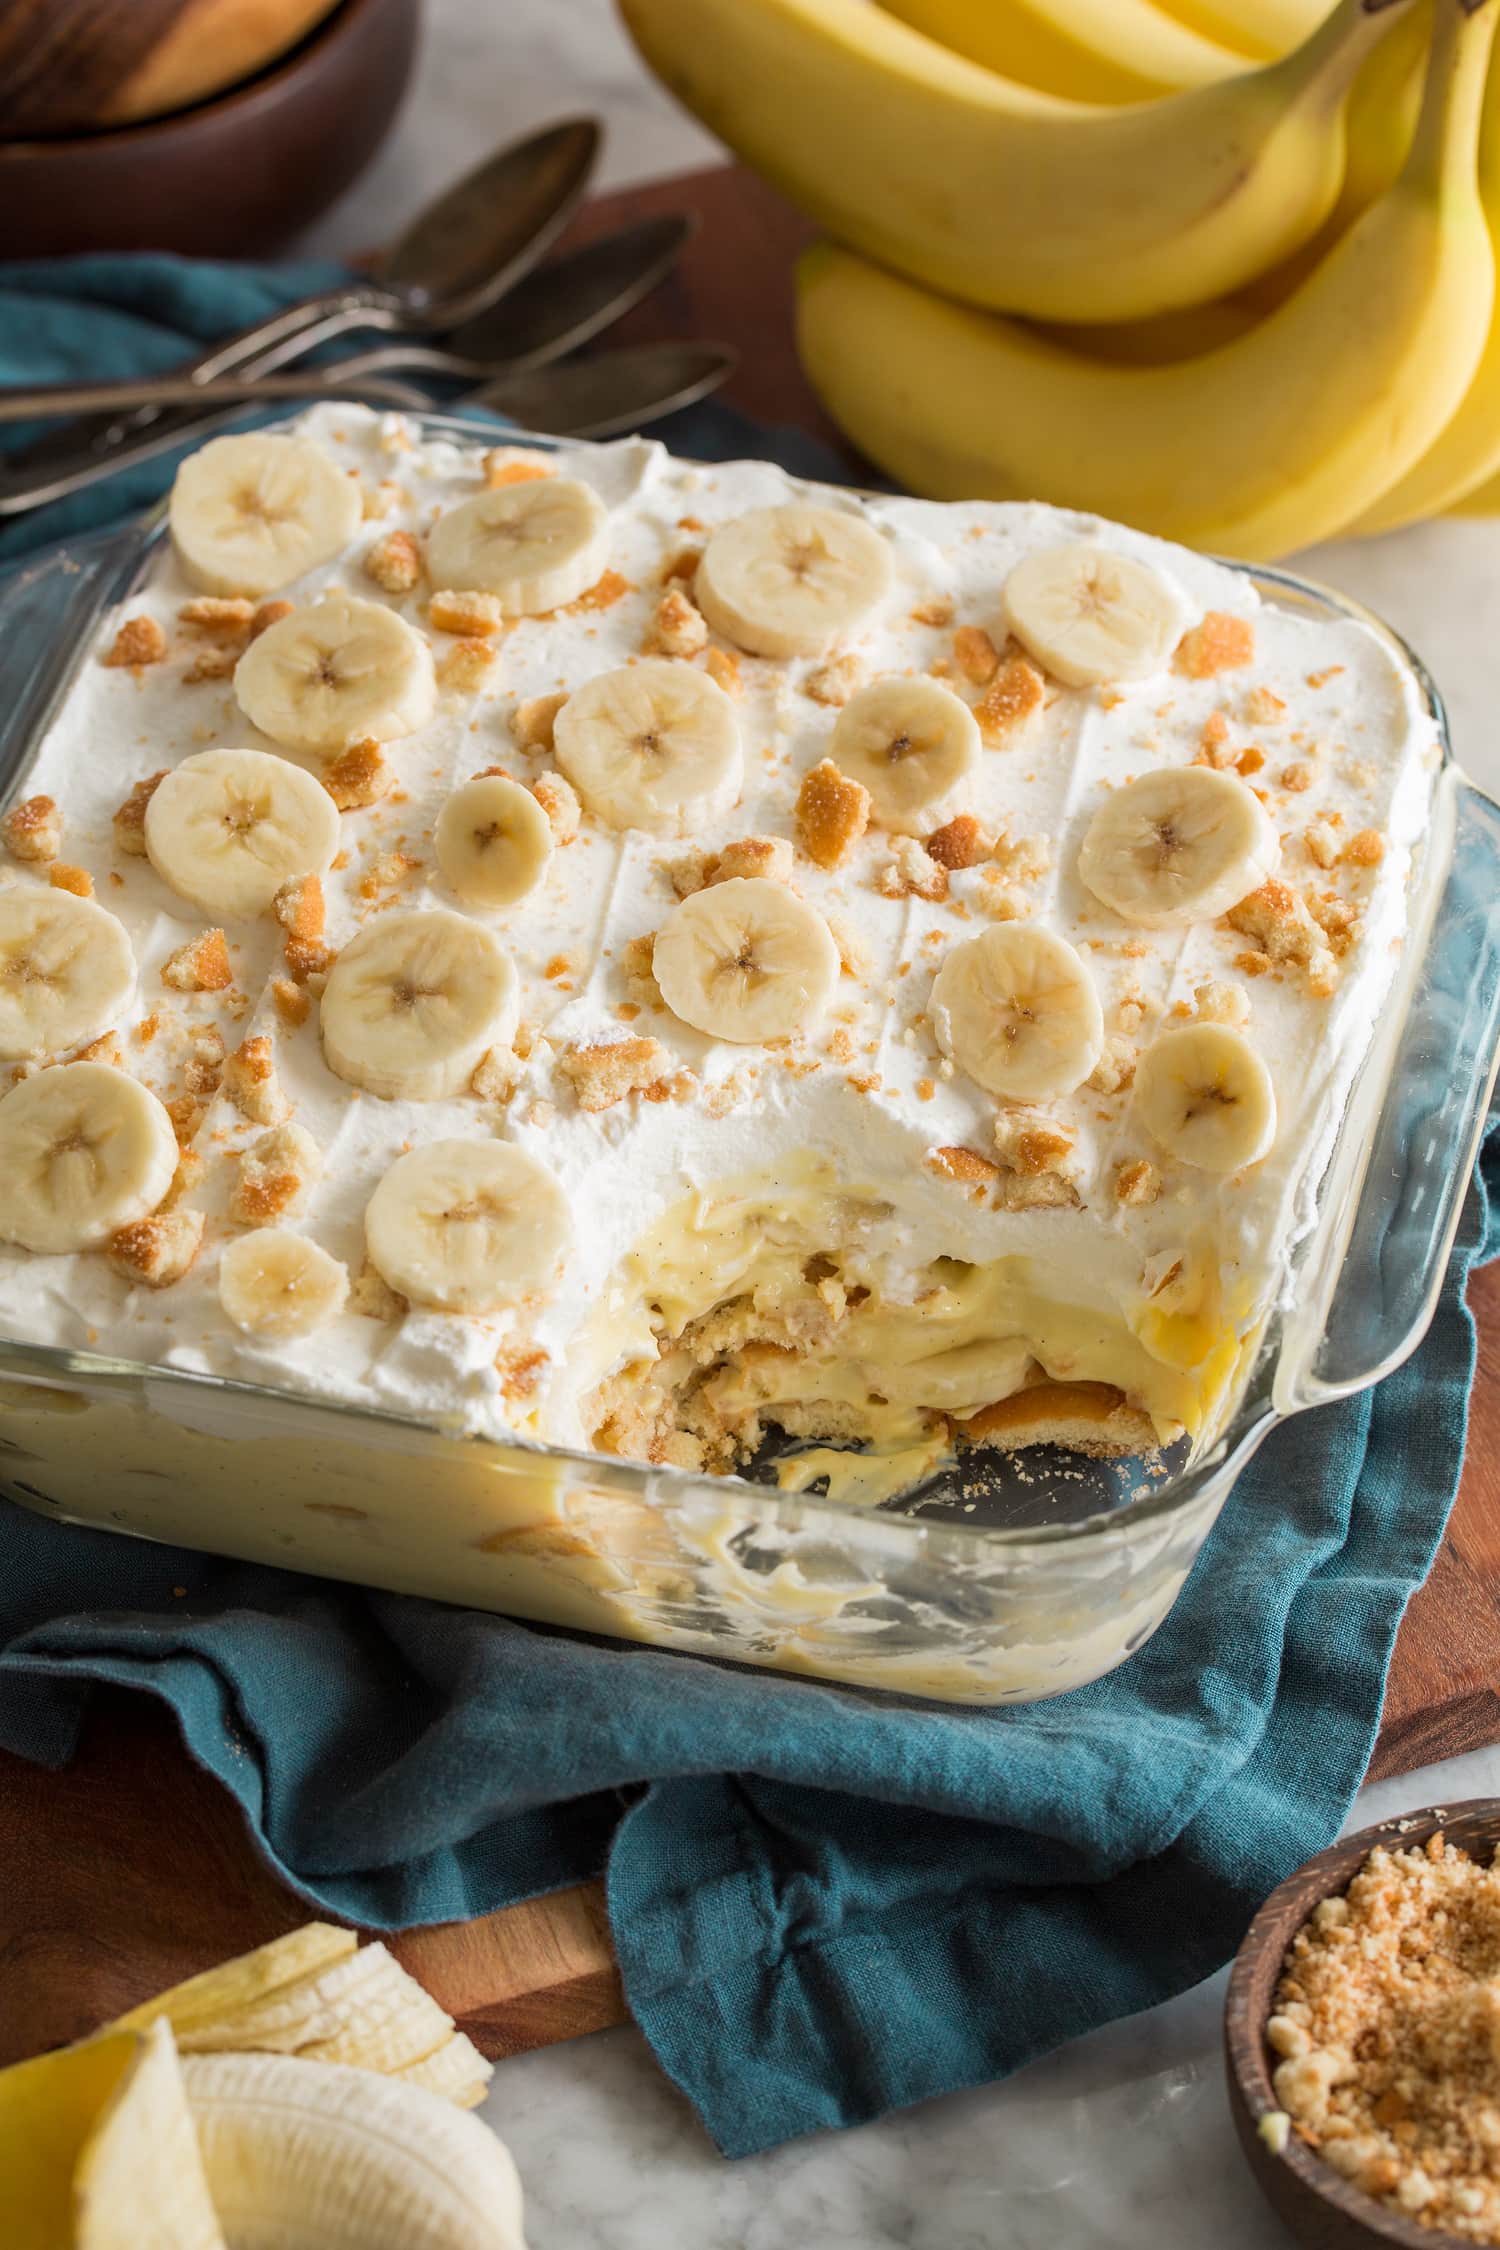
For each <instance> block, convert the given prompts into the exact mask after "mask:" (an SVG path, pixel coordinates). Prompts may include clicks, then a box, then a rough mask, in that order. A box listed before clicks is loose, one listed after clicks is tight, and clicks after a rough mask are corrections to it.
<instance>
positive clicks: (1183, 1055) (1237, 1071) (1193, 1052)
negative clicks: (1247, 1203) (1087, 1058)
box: [1134, 1023, 1276, 1172]
mask: <svg viewBox="0 0 1500 2250" xmlns="http://www.w3.org/2000/svg"><path fill="white" fill-rule="evenodd" d="M1134 1101H1135V1109H1136V1114H1137V1115H1138V1116H1139V1117H1140V1119H1141V1121H1142V1123H1143V1124H1144V1125H1145V1127H1146V1130H1147V1131H1148V1132H1149V1133H1150V1134H1151V1136H1152V1138H1153V1140H1155V1141H1156V1142H1157V1143H1158V1144H1159V1146H1160V1147H1162V1148H1163V1149H1165V1151H1166V1152H1167V1154H1168V1155H1169V1156H1175V1157H1177V1158H1178V1159H1179V1161H1180V1162H1182V1163H1184V1164H1193V1165H1196V1166H1197V1167H1198V1169H1199V1170H1200V1171H1205V1172H1237V1171H1238V1170H1239V1169H1240V1167H1241V1165H1243V1164H1254V1163H1257V1162H1258V1161H1259V1159H1260V1158H1261V1157H1263V1156H1264V1155H1265V1154H1266V1152H1267V1150H1268V1149H1269V1148H1270V1146H1271V1144H1272V1142H1273V1141H1274V1140H1275V1138H1276V1094H1275V1090H1274V1088H1273V1087H1272V1084H1271V1073H1270V1072H1269V1071H1268V1070H1267V1068H1266V1066H1265V1063H1264V1062H1263V1061H1262V1059H1261V1057H1260V1056H1259V1055H1258V1054H1257V1053H1256V1051H1255V1049H1254V1047H1252V1046H1251V1044H1250V1042H1249V1040H1248V1039H1246V1038H1243V1037H1242V1036H1241V1034H1240V1033H1239V1032H1237V1031H1232V1030H1231V1029H1230V1028H1229V1026H1228V1024H1222V1023H1193V1024H1184V1025H1183V1027H1182V1028H1181V1030H1178V1031H1164V1032H1163V1033H1162V1034H1161V1037H1160V1038H1159V1039H1154V1040H1153V1041H1152V1043H1151V1045H1150V1046H1149V1047H1148V1048H1147V1049H1146V1050H1145V1052H1144V1054H1143V1055H1142V1056H1141V1058H1140V1061H1139V1062H1138V1063H1137V1065H1136V1073H1135V1089H1134Z"/></svg>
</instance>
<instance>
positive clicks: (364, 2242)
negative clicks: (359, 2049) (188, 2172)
mask: <svg viewBox="0 0 1500 2250" xmlns="http://www.w3.org/2000/svg"><path fill="white" fill-rule="evenodd" d="M182 2076H183V2082H184V2084H185V2086H186V2088H187V2096H188V2101H189V2103H190V2105H191V2108H192V2116H193V2123H194V2125H195V2127H196V2128H197V2134H198V2146H199V2149H200V2151H201V2155H202V2162H203V2171H204V2176H205V2178H206V2180H207V2183H208V2192H209V2195H210V2196H211V2198H212V2201H213V2208H214V2210H215V2211H216V2212H217V2213H218V2215H219V2218H220V2219H221V2221H222V2222H223V2226H224V2231H225V2234H226V2235H227V2237H228V2239H229V2241H230V2243H231V2244H233V2245H234V2250H525V2245H524V2243H523V2241H522V2236H521V2190H520V2184H519V2182H518V2181H517V2178H516V2171H515V2166H514V2165H513V2164H512V2162H511V2160H510V2156H509V2154H508V2153H507V2151H506V2149H505V2146H504V2144H503V2143H502V2142H500V2141H498V2140H497V2139H496V2138H495V2136H494V2134H493V2133H491V2132H488V2131H486V2129H485V2127H484V2126H483V2125H481V2124H480V2123H479V2121H478V2119H477V2118H473V2117H466V2116H465V2115H464V2113H463V2111H462V2110H459V2109H455V2108H454V2106H453V2104H452V2103H451V2102H445V2101H443V2100H442V2099H441V2098H440V2097H439V2096H438V2095H436V2094H429V2093H426V2092H424V2091H423V2089H422V2088H421V2087H419V2086H410V2085H399V2084H396V2083H394V2082H393V2081H391V2080H390V2079H386V2078H382V2077H378V2076H377V2075H376V2074H375V2073H374V2072H372V2071H367V2070H351V2069H349V2068H347V2067H346V2066H344V2065H341V2064H338V2063H323V2062H305V2061H297V2060H294V2059H293V2058H292V2057H290V2056H286V2055H242V2054H229V2055H192V2056H189V2057H188V2058H187V2059H186V2060H185V2061H184V2063H183V2065H182Z"/></svg>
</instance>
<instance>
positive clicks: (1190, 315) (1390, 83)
mask: <svg viewBox="0 0 1500 2250" xmlns="http://www.w3.org/2000/svg"><path fill="white" fill-rule="evenodd" d="M1431 36H1432V0H1417V4H1416V6H1415V7H1412V8H1409V9H1408V10H1407V11H1406V13H1405V14H1404V15H1402V16H1398V17H1397V18H1396V20H1395V22H1394V23H1393V24H1392V25H1391V27H1390V29H1389V30H1388V31H1387V32H1386V33H1385V36H1384V37H1383V38H1382V39H1381V40H1380V41H1379V42H1378V44H1377V45H1376V47H1375V49H1374V51H1373V52H1372V53H1371V54H1370V55H1369V56H1368V57H1367V58H1366V60H1365V62H1364V63H1363V64H1362V65H1361V68H1360V72H1359V75H1358V77H1357V78H1356V79H1355V81H1354V88H1353V91H1352V92H1351V94H1350V96H1349V103H1348V108H1347V110H1346V112H1345V140H1346V145H1347V157H1346V161H1345V166H1344V184H1343V186H1342V188H1341V189H1340V190H1339V197H1338V201H1337V202H1336V203H1335V205H1334V207H1333V209H1332V211H1330V213H1329V214H1328V217H1327V218H1326V219H1325V220H1324V222H1323V224H1322V226H1321V227H1319V229H1318V231H1317V233H1316V234H1315V235H1314V236H1313V238H1312V240H1311V241H1310V242H1306V243H1304V244H1303V246H1302V248H1301V249H1300V250H1296V251H1294V252H1293V253H1292V255H1291V257H1290V258H1286V259H1283V261H1282V263H1281V264H1280V265H1279V266H1273V267H1272V268H1271V269H1270V271H1269V272H1268V273H1264V274H1262V275H1261V276H1260V278H1259V279H1258V280H1256V281H1252V282H1250V283H1248V284H1247V285H1246V287H1245V288H1243V289H1237V290H1235V292H1234V293H1233V295H1232V296H1228V297H1212V298H1210V299H1209V300H1208V301H1207V302H1206V303H1204V304H1201V305H1182V306H1179V307H1177V308H1175V309H1174V310H1173V311H1171V312H1166V313H1157V314H1156V315H1154V316H1153V317H1152V318H1151V319H1149V320H1122V321H1111V322H1099V323H1095V324H1092V325H1089V326H1081V325H1074V326H1068V325H1067V324H1065V323H1060V322H1059V323H1051V324H1049V325H1048V327H1047V329H1046V333H1047V334H1048V335H1050V336H1052V337H1053V338H1054V340H1055V341H1056V342H1058V343H1060V344H1068V345H1071V346H1072V348H1073V349H1074V350H1076V351H1083V352H1092V353H1096V354H1097V355H1098V356H1099V357H1100V358H1101V359H1113V360H1119V361H1120V362H1121V363H1122V364H1124V365H1125V366H1128V367H1160V366H1162V365H1163V364H1164V363H1165V362H1166V361H1168V360H1173V359H1192V358H1194V357H1195V356H1196V355H1197V354H1198V353H1199V352H1212V351H1217V350H1218V348H1219V346H1220V345H1221V344H1228V343H1231V342H1232V341H1233V340H1234V339H1235V338H1236V337H1237V336H1243V335H1244V334H1245V332H1246V331H1247V329H1251V328H1253V327H1254V326H1255V324H1256V322H1257V321H1259V320H1264V319H1265V318H1266V316H1267V314H1268V313H1273V312H1275V310H1276V309H1277V307H1278V306H1279V305H1283V304H1285V303H1286V300H1287V298H1288V297H1290V296H1291V295H1292V293H1293V291H1294V290H1296V289H1298V288H1300V287H1301V285H1302V283H1303V282H1304V281H1305V280H1306V279H1307V277H1308V275H1309V274H1310V273H1312V272H1313V271H1314V270H1315V269H1316V268H1317V267H1318V266H1319V265H1320V264H1321V263H1322V261H1323V259H1324V258H1326V257H1327V255H1328V252H1329V251H1330V250H1331V249H1332V247H1333V245H1334V243H1335V242H1337V241H1338V239H1339V237H1340V235H1342V234H1345V233H1347V232H1348V230H1349V228H1350V227H1351V226H1352V225H1353V224H1354V222H1355V220H1356V219H1358V218H1361V217H1362V216H1363V214H1364V213H1365V212H1366V211H1367V210H1368V209H1369V207H1370V205H1371V204H1372V203H1374V202H1375V201H1376V200H1377V199H1378V198H1379V197H1380V196H1382V195H1384V193H1385V191H1386V189H1387V188H1388V187H1389V186H1390V185H1391V183H1392V181H1393V180H1394V179H1395V177H1396V175H1397V173H1398V172H1399V171H1400V169H1401V167H1402V165H1403V164H1404V163H1405V162H1406V157H1407V152H1408V150H1409V149H1410V147H1411V139H1412V134H1413V133H1414V132H1415V130H1416V124H1417V111H1418V109H1419V107H1420V106H1421V100H1422V82H1423V79H1424V77H1425V76H1426V70H1427V48H1428V44H1429V41H1430V39H1431Z"/></svg>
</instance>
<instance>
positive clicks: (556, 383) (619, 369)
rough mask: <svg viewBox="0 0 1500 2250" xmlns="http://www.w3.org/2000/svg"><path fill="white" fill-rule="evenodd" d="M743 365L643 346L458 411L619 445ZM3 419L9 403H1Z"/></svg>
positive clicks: (285, 382)
mask: <svg viewBox="0 0 1500 2250" xmlns="http://www.w3.org/2000/svg"><path fill="white" fill-rule="evenodd" d="M737 363H738V362H737V355H736V354H735V353H734V352H732V351H730V350H729V349H728V348H727V347H725V346H723V345H720V344H640V345H636V346H634V347H627V348H625V349H622V350H620V351H614V352H600V353H599V354H598V355H597V356H596V357H594V358H591V359H576V360H568V361H566V362H564V363H562V364H560V365H558V366H554V367H537V368H530V369H526V370H523V371H521V372H519V373H517V372H514V371H507V372H506V373H505V374H502V375H500V376H497V377H495V378H493V379H492V380H491V381H490V382H488V383H483V384H481V385H480V386H479V387H478V388H477V389H476V390H473V391H470V392H468V393H466V394H465V396H464V397H463V398H461V399H459V400H458V401H457V402H456V404H457V406H458V407H459V408H460V409H463V408H467V409H470V410H473V409H476V408H477V409H479V410H481V411H488V412H490V413H493V414H504V415H506V416H507V417H508V418H509V419H511V420H512V421H514V422H517V423H519V424H521V425H522V426H523V427H524V428H525V429H528V430H532V431H535V432H536V433H537V434H538V435H540V436H547V437H580V438H581V437H590V438H602V437H613V436H615V435H617V434H618V433H619V432H620V431H623V430H635V429H639V428H640V427H641V425H642V424H643V423H646V422H653V421H655V420H657V419H658V418H659V417H660V416H661V415H663V414H671V413H674V412H675V411H676V410H677V408H678V407H682V406H691V405H692V404H693V402H694V401H695V400H697V399H700V398H706V397H707V396H708V394H709V392H710V391H715V390H717V389H718V387H719V385H720V384H721V383H723V382H725V381H727V379H728V378H729V376H730V375H732V374H733V372H734V369H735V367H736V365H737ZM369 387H370V388H371V389H373V390H378V391H381V392H384V393H387V394H390V395H391V396H392V400H393V403H395V404H397V405H399V406H403V407H406V406H415V407H417V408H418V409H421V408H423V407H426V406H427V405H428V401H427V400H426V399H424V398H423V397H422V396H421V394H420V393H415V394H414V393H412V392H411V391H410V390H409V389H408V387H407V386H406V385H405V384H401V383H397V382H395V381H394V380H393V378H391V377H389V376H385V377H374V378H371V379H370V383H369ZM214 388H215V392H216V394H217V393H218V392H219V391H220V390H221V389H222V390H224V391H228V392H230V393H231V394H233V393H244V394H245V395H246V396H247V397H249V398H252V399H255V400H257V401H265V400H266V399H276V398H280V399H288V398H292V399H315V398H336V397H338V396H339V395H340V393H341V391H343V390H344V389H345V388H346V386H345V385H344V384H343V383H342V382H341V381H340V380H339V374H338V370H337V369H336V368H330V369H329V370H328V372H327V374H326V375H317V374H311V375H273V376H263V377H260V378H258V379H254V380H252V379H248V378H241V377H239V376H233V377H229V378H227V379H226V380H225V382H224V383H223V384H222V385H220V384H215V386H214ZM242 411H243V408H242V407H237V406H236V407H230V408H229V409H228V411H227V413H225V414H223V415H209V416H206V417H199V418H198V419H197V420H196V421H195V422H194V425H193V426H194V428H198V427H202V426H207V427H208V428H214V427H216V426H217V424H218V423H219V422H221V421H232V420H233V419H234V418H235V417H236V415H238V414H239V413H241V412H242ZM3 418H4V401H3V399H0V419H3ZM99 474H100V475H101V476H107V475H108V474H109V469H108V466H107V465H106V466H103V467H101V468H100V470H99ZM35 504H36V503H35V501H34V500H33V499H32V498H31V497H30V495H23V496H21V497H17V496H16V495H15V494H13V493H10V492H6V491H4V490H3V489H0V519H3V518H4V517H7V516H15V515H20V514H22V513H23V512H24V510H25V509H26V508H28V507H32V506H34V505H35Z"/></svg>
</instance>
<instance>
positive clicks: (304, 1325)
mask: <svg viewBox="0 0 1500 2250" xmlns="http://www.w3.org/2000/svg"><path fill="white" fill-rule="evenodd" d="M348 1294H349V1275H348V1272H347V1270H346V1269H345V1267H343V1266H341V1265H340V1264H339V1261H338V1259H337V1258H331V1257H330V1256H329V1254H328V1252H327V1251H326V1250H324V1249H322V1248H320V1247H319V1245H318V1244H317V1243H316V1242H309V1241H308V1239H307V1237H306V1235H305V1234H293V1233H292V1232H291V1230H290V1229H289V1228H287V1227H257V1228H256V1229H255V1231H254V1233H253V1234H243V1235H241V1236H240V1237H239V1238H238V1240H237V1241H234V1242H230V1243H227V1244H226V1245H225V1247H224V1250H223V1253H222V1255H221V1256H220V1259H219V1302H220V1304H221V1305H222V1306H223V1307H224V1310H225V1312H226V1313H227V1315H228V1316H229V1318H230V1319H231V1320H232V1321H233V1322H234V1325H235V1327H236V1328H239V1329H243V1331H244V1333H245V1334H246V1335H247V1336H270V1337H275V1338H277V1339H278V1340H280V1339H282V1338H285V1337H290V1336H311V1335H312V1334H313V1332H314V1330H316V1329H319V1328H321V1327H322V1326H323V1325H324V1323H325V1322H327V1321H330V1320H332V1319H333V1317H334V1315H335V1314H336V1313H340V1312H342V1311H343V1309H344V1300H345V1298H346V1297H347V1296H348Z"/></svg>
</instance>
